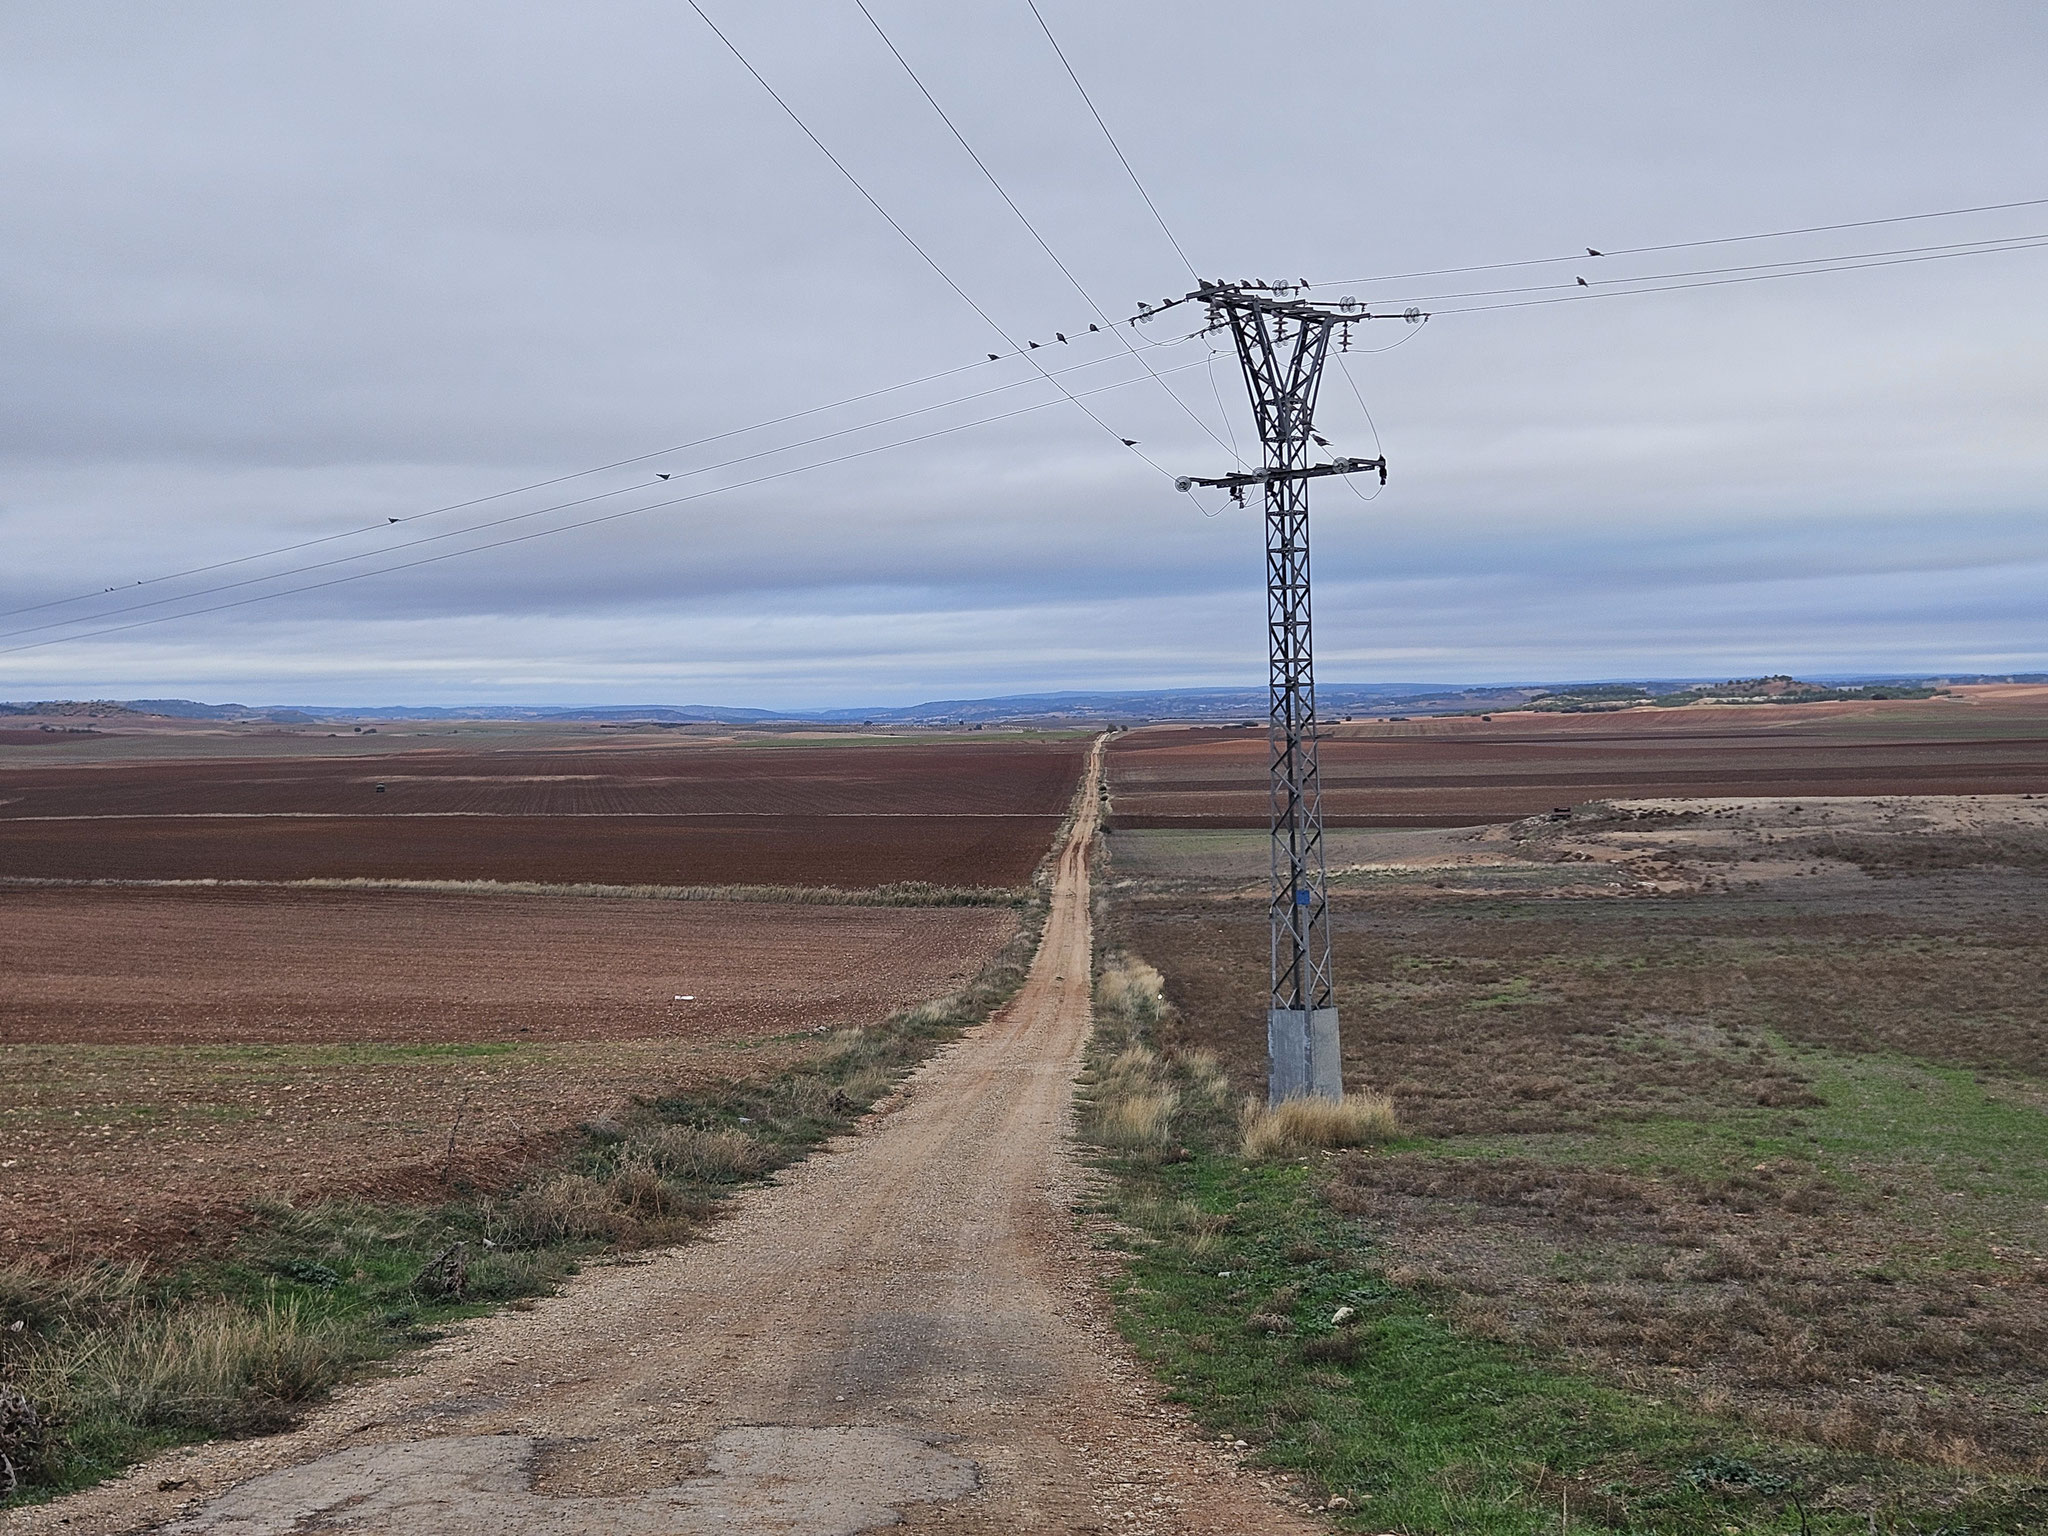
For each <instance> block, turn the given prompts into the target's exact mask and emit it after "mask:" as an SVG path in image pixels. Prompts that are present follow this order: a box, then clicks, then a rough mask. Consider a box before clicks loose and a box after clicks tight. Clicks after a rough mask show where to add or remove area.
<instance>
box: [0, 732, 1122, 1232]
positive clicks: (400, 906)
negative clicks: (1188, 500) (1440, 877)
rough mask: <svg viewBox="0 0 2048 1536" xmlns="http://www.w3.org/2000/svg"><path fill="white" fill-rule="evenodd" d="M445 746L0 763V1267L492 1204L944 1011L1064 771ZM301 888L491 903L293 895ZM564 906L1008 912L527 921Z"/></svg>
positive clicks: (1067, 761)
mask: <svg viewBox="0 0 2048 1536" xmlns="http://www.w3.org/2000/svg"><path fill="white" fill-rule="evenodd" d="M101 723H102V724H106V722H101ZM464 729H465V732H466V734H465V736H463V737H462V738H459V739H457V738H451V737H449V736H448V735H447V734H446V733H445V732H443V733H441V734H438V735H432V736H427V735H419V734H403V733H402V734H395V735H394V734H389V733H388V731H387V732H378V733H369V732H365V733H362V734H356V733H348V734H346V735H344V736H340V737H337V738H333V739H324V738H310V737H307V736H305V735H303V734H302V735H297V736H294V735H291V734H289V733H272V734H271V735H269V736H266V737H264V738H262V739H261V740H258V741H252V740H250V739H249V738H248V736H247V735H242V736H236V735H233V734H231V733H227V732H223V731H220V730H210V729H194V730H189V731H179V730H172V729H162V730H154V731H148V732H143V731H134V732H129V733H127V734H117V733H114V732H113V731H112V730H111V728H110V729H109V732H108V734H105V735H95V736H90V737H87V736H77V735H69V734H63V733H38V734H43V735H44V736H45V739H47V740H50V741H53V742H56V743H58V745H55V746H52V747H43V746H40V745H38V746H36V747H34V748H33V749H28V750H23V751H13V752H11V753H0V976H4V977H5V978H6V981H5V985H4V986H0V1245H4V1246H5V1247H6V1248H7V1249H9V1250H10V1251H22V1250H32V1251H39V1252H42V1253H45V1254H54V1255H57V1256H60V1257H63V1258H68V1259H81V1260H82V1259H88V1258H95V1257H116V1258H127V1257H133V1256H137V1255H154V1256H164V1255H167V1254H169V1253H171V1252H172V1251H174V1250H179V1249H183V1248H187V1247H190V1246H192V1245H194V1244H195V1243H196V1244H205V1243H208V1242H211V1241H212V1240H214V1239H215V1238H217V1237H219V1236H220V1235H222V1234H223V1233H225V1232H226V1231H227V1230H228V1229H230V1228H232V1227H233V1226H235V1225H236V1224H237V1223H238V1222H239V1221H240V1220H241V1219H242V1215H243V1213H244V1211H245V1210H246V1208H247V1206H248V1204H249V1202H250V1201H251V1200H252V1199H258V1198H266V1197H271V1196H279V1195H290V1196H292V1197H294V1198H298V1199H302V1200H303V1199H313V1198H320V1197H325V1196H338V1195H360V1196H365V1197H374V1198H379V1199H409V1198H420V1199H433V1198H436V1197H437V1194H439V1193H445V1191H446V1190H448V1189H449V1188H451V1187H454V1186H456V1185H458V1184H467V1185H470V1186H477V1187H483V1188H486V1189H491V1188H503V1187H506V1186H508V1185H510V1184H511V1183H513V1182H515V1181H516V1180H517V1179H519V1178H520V1177H521V1176H522V1175H524V1174H525V1173H527V1172H529V1171H530V1170H531V1169H532V1167H533V1166H534V1165H535V1162H536V1160H537V1159H544V1158H546V1157H549V1156H551V1155H553V1153H554V1151H555V1149H556V1148H558V1147H559V1146H560V1145H561V1144H563V1142H564V1140H565V1139H566V1138H568V1137H569V1136H570V1135H572V1133H573V1132H574V1129H575V1127H577V1126H578V1125H579V1124H580V1123H581V1122H582V1121H584V1120H586V1119H589V1118H591V1117H594V1116H599V1115H602V1114H603V1113H605V1112H606V1111H607V1110H609V1109H611V1108H613V1107H614V1106H616V1105H617V1104H618V1103H619V1102H620V1100H621V1099H622V1098H624V1097H626V1096H628V1095H632V1094H641V1093H654V1092H662V1091H681V1090H684V1089H691V1088H694V1087H699V1086H705V1085H709V1084H711V1083H713V1082H716V1081H731V1080H733V1079H736V1078H741V1077H746V1076H749V1075H752V1074H757V1073H760V1072H764V1071H773V1070H776V1069H778V1068H779V1067H780V1066H781V1065H783V1064H785V1063H787V1062H788V1061H789V1060H790V1059H791V1058H792V1057H793V1056H794V1054H795V1053H797V1052H799V1051H800V1050H802V1049H803V1048H804V1047H803V1045H802V1043H801V1039H807V1038H809V1037H810V1036H811V1034H812V1033H813V1032H816V1031H827V1030H831V1029H833V1028H839V1027H845V1026H849V1025H858V1024H863V1023H869V1022H874V1021H878V1020H880V1019H882V1018H884V1017H886V1016H887V1015H889V1014H890V1013H892V1012H894V1011H895V1010H897V1009H900V1008H903V1007H906V1006H909V1005H912V1004H915V1003H918V1002H921V1001H923V1000H925V999H928V998H931V997H934V996H938V995H941V994H945V993H947V992H949V991H951V990H953V989H954V988H955V987H956V986H958V985H959V984H960V983H961V982H962V981H964V980H965V979H967V978H969V977H971V976H973V975H974V974H975V973H976V972H977V971H978V970H979V969H980V968H981V966H982V965H983V963H984V962H985V961H986V960H987V959H988V958H989V957H990V956H991V955H992V954H994V953H995V952H996V951H997V950H999V949H1000V948H1001V947H1002V946H1003V944H1004V943H1006V942H1007V941H1008V940H1009V939H1010V937H1011V936H1012V935H1013V934H1014V933H1015V932H1016V931H1017V924H1018V911H1017V909H1016V908H1015V907H1014V906H1012V905H1010V904H1008V901H1007V898H1008V896H1009V895H1010V893H1012V892H1013V891H1014V890H1015V888H1017V887H1020V886H1022V885H1024V884H1025V883H1026V882H1028V880H1029V879H1030V877H1031V874H1032V871H1033V869H1034V868H1035V866H1036V865H1037V864H1038V863H1039V861H1040V860H1041V859H1042V858H1043V857H1044V856H1045V853H1046V850H1047V847H1048V846H1049V844H1050V843H1051V840H1052V838H1053V835H1054V832H1055V830H1056V829H1057V827H1058V826H1059V824H1060V822H1061V820H1062V818H1063V816H1064V815H1065V813H1066V811H1067V808H1068V804H1069V801H1070V799H1071V796H1072V793H1073V788H1074V785H1075V782H1076V780H1077V779H1078V777H1079V774H1080V772H1081V769H1082V766H1083V762H1084V753H1085V749H1086V744H1085V743H1076V742H1073V741H1065V740H975V741H967V742H932V741H913V742H905V741H902V740H875V741H865V742H853V743H849V742H848V741H846V740H844V739H829V738H828V739H807V740H793V741H774V740H770V741H759V740H747V741H678V740H676V739H674V737H673V736H672V735H671V734H670V733H664V732H657V733H652V734H628V733H619V734H615V735H607V736H596V735H592V734H588V733H586V734H585V735H584V736H582V737H581V738H574V737H563V736H561V735H560V734H557V735H554V736H549V735H547V734H545V733H534V732H530V731H518V730H513V731H507V732H502V733H500V734H497V735H493V734H491V733H489V732H485V733H483V734H482V735H479V734H478V732H477V731H476V729H474V728H472V727H468V726H465V727H464ZM380 784H381V785H382V786H383V790H382V792H381V793H380V792H379V790H378V786H379V785H380ZM323 878H337V879H351V878H365V879H371V880H439V881H448V882H481V883H483V888H482V889H480V890H476V891H473V892H462V891H418V890H404V889H374V888H372V889H361V888H357V889H340V890H335V889H317V888H314V889H309V888H305V887H303V886H298V887H295V886H293V885H291V884H289V883H287V882H291V881H298V880H306V879H315V880H317V879H323ZM10 880H11V881H12V882H13V883H11V884H10V883H9V882H10ZM167 880H182V881H200V882H205V881H222V880H231V881H241V882H256V883H255V884H252V885H248V886H234V887H217V888H207V887H205V886H203V885H202V886H199V887H196V888H179V887H165V886H151V885H148V884H145V883H139V882H149V881H167ZM514 881H517V882H525V883H531V884H532V885H534V886H535V887H536V888H537V889H536V890H535V891H531V892H524V893H519V894H514V893H510V892H505V893H494V892H492V891H490V890H489V888H488V886H489V883H491V882H514ZM66 882H70V884H67V883H66ZM90 882H107V883H105V884H99V885H94V884H91V883H90ZM123 882H138V883H131V884H123ZM266 882H267V883H266ZM582 882H592V883H598V884H602V885H606V886H621V887H623V886H636V885H648V886H661V887H678V886H708V887H724V886H728V885H742V886H753V887H774V886H782V887H793V888H795V890H794V892H793V893H791V894H794V895H796V896H801V895H803V894H804V891H805V889H806V888H813V887H820V886H830V887H836V888H840V889H842V890H847V891H851V892H853V893H855V896H854V898H853V899H859V897H858V893H859V892H861V891H863V890H865V889H869V888H873V887H876V886H882V885H889V884H894V883H897V882H924V883H929V884H934V885H941V886H960V885H972V886H975V887H977V888H982V889H983V890H984V891H987V892H989V893H990V894H989V897H988V899H991V900H994V901H995V902H996V903H997V904H996V905H993V906H986V907H957V908H956V907H950V906H949V907H940V906H929V907H919V906H915V905H910V906H893V905H892V906H888V907H882V906H809V905H802V904H796V903H794V902H784V901H747V902H730V901H698V900H692V901H679V900H661V899H620V898H613V897H605V896H593V895H589V894H587V893H586V894H570V893H568V892H563V893H561V894H552V895H551V894H548V890H549V888H550V887H554V886H560V885H564V884H569V883H582ZM699 894H703V893H701V892H700V893H699ZM714 894H715V892H714ZM765 894H773V893H772V892H770V893H765ZM834 899H839V898H837V897H835V898H834ZM907 899H908V900H911V901H913V902H915V901H918V900H924V899H926V898H925V897H923V896H920V895H918V894H916V893H915V892H913V893H912V894H911V895H910V896H909V897H908V898H907ZM931 899H932V900H935V901H936V900H944V899H947V898H946V897H944V896H934V897H932V898H931ZM685 996H687V997H688V998H689V999H690V1000H689V1001H682V1000H681V999H682V998H683V997H685ZM799 1037H801V1039H800V1038H799Z"/></svg>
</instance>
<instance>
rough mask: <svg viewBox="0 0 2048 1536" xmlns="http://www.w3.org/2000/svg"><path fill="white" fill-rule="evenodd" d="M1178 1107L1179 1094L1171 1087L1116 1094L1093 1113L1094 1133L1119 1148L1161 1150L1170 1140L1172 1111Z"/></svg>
mask: <svg viewBox="0 0 2048 1536" xmlns="http://www.w3.org/2000/svg"><path fill="white" fill-rule="evenodd" d="M1179 1107H1180V1094H1179V1093H1178V1092H1177V1091H1176V1090H1174V1089H1172V1088H1150V1089H1139V1090H1136V1091H1132V1092H1127V1093H1123V1094H1119V1095H1118V1096H1117V1097H1115V1098H1112V1099H1108V1100H1106V1101H1105V1102H1104V1103H1103V1105H1102V1107H1101V1109H1100V1110H1099V1111H1098V1113H1097V1114H1096V1115H1095V1116H1094V1117H1093V1119H1094V1124H1093V1127H1092V1129H1093V1132H1094V1137H1095V1139H1096V1140H1097V1141H1099V1142H1100V1143H1102V1145H1104V1146H1106V1147H1109V1148H1112V1149H1113V1150H1115V1151H1118V1152H1147V1151H1159V1150H1163V1149H1165V1148H1166V1147H1167V1146H1169V1145H1171V1143H1172V1141H1173V1112H1174V1111H1175V1110H1176V1109H1178V1108H1179Z"/></svg>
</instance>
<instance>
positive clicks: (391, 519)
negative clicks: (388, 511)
mask: <svg viewBox="0 0 2048 1536" xmlns="http://www.w3.org/2000/svg"><path fill="white" fill-rule="evenodd" d="M384 521H385V522H387V523H395V522H397V521H398V519H397V518H395V517H387V518H385V519H384Z"/></svg>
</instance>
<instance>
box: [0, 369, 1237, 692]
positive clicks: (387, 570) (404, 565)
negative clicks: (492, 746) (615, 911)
mask: <svg viewBox="0 0 2048 1536" xmlns="http://www.w3.org/2000/svg"><path fill="white" fill-rule="evenodd" d="M1202 366H1203V365H1202V363H1200V362H1192V363H1184V364H1182V365H1181V366H1180V367H1178V368H1174V369H1171V370H1169V372H1172V373H1184V372H1186V371H1187V370H1188V369H1191V368H1200V367H1202ZM1139 382H1141V381H1140V380H1138V379H1124V380H1121V381H1120V382H1118V383H1115V384H1104V385H1100V386H1098V387H1097V388H1094V389H1090V390H1084V391H1082V393H1083V394H1086V395H1099V394H1104V393H1106V392H1108V391H1109V390H1113V389H1127V388H1129V387H1130V386H1131V385H1133V384H1137V383H1139ZM1069 398H1071V397H1069ZM1064 403H1065V401H1064V400H1041V401H1039V402H1038V403H1037V404H1036V405H1025V406H1019V407H1018V408H1017V409H1015V410H1012V411H1003V412H1000V413H998V414H997V415H994V416H985V417H982V418H981V419H979V420H977V421H964V422H957V423H955V424H954V425H952V426H950V427H939V428H935V429H934V430H932V431H930V432H921V433H918V434H917V435H916V436H914V437H905V438H899V439H897V440H896V441H895V442H893V443H879V444H877V445H875V446H874V447H871V448H858V449H855V450H853V451H852V452H850V453H842V454H838V455H836V456H835V457H832V458H829V459H820V460H818V461H817V462H816V463H813V464H799V465H797V466H795V467H793V468H790V469H779V470H775V471H772V472H771V473H769V474H765V475H757V476H755V477H754V478H753V479H751V480H742V481H739V482H737V483H735V484H733V485H720V486H711V487H709V488H707V489H705V490H701V491H692V492H690V493H689V494H687V495H684V496H671V497H668V498H666V499H665V500H662V501H653V502H648V503H646V504H645V505H644V506H638V507H625V508H622V509H621V510H619V511H617V512H606V513H604V514H602V515H601V516H598V517H588V518H583V519H581V520H579V521H577V522H573V523H562V524H560V525H558V526H556V527H553V528H537V529H535V530H533V531H532V532H530V533H520V534H514V535H513V536H512V537H510V538H505V539H493V540H491V541H490V542H489V543H485V544H476V545H471V546H468V547H465V548H462V549H450V550H443V551H442V552H441V553H439V554H434V555H423V556H421V557H420V558H419V559H417V560H405V561H400V562H399V563H398V564H396V565H386V566H379V567H377V568H376V569H374V570H368V571H351V572H350V573H348V574H347V575H345V576H334V577H329V578H328V579H326V580H324V581H315V582H307V583H305V584H303V585H301V586H296V587H286V588H283V589H282V590H280V591H276V592H259V593H256V594H255V595H253V596H250V597H240V598H236V599H234V600H233V601H231V602H225V603H214V604H211V605H209V606H207V607H204V608H193V609H188V610H186V611H185V612H182V613H162V614H158V615H156V616H155V617H153V618H147V619H134V620H131V621H130V622H128V623H126V624H112V625H108V626H106V627H104V628H101V629H90V630H84V631H81V632H80V633H77V634H70V635H56V636H52V637H51V638H50V639H47V640H30V641H28V642H26V643H25V644H22V645H9V646H0V656H6V655H13V654H15V653H16V652H19V651H33V650H40V649H42V648H44V647H46V646H52V645H67V644H69V643H71V642H72V641H74V640H91V639H96V638H98V637H99V636H102V635H112V634H120V633H123V632H125V631H128V630H133V629H145V628H148V627H150V626H153V625H157V624H170V623H174V622H176V621H177V620H180V619H196V618H200V617H202V616H204V615H206V614H210V613H224V612H227V611H228V610H230V609H234V608H246V607H249V606H250V605H251V604H254V603H265V602H270V601H272V600H273V599H275V598H280V597H294V596H297V595H299V594H300V593H304V592H317V591H321V590H324V589H325V588H328V587H338V586H341V585H343V584H345V583H347V582H352V581H362V580H364V579H366V578H368V577H371V576H389V575H392V574H395V573H396V572H399V571H409V570H413V569H415V568H417V567H419V566H423V565H435V564H438V563H439V562H441V561H443V560H454V559H458V558H460V557H462V556H465V555H478V554H484V553H487V552H488V551H490V550H494V549H504V548H506V547H508V546H510V545H513V544H526V543H530V542H532V541H533V540H535V539H544V538H551V537H553V536H554V535H555V534H558V533H573V532H575V531H577V530H578V529H582V528H594V527H597V526H598V525H600V524H603V523H615V522H619V521H621V520H622V519H625V518H629V517H638V516H640V515H641V514H642V513H646V512H657V511H661V510H663V509H665V508H668V507H675V506H682V505H684V504H685V503H688V502H693V501H702V500H704V499H705V498H706V497H710V496H723V495H725V494H727V493H728V492H731V491H743V490H746V489H748V488H750V487H752V486H756V485H766V484H768V483H769V482H771V481H775V480H784V479H787V478H789V477H790V476H791V475H801V474H807V473H809V472H810V471H811V470H814V469H827V468H830V467H831V466H832V465H835V464H845V463H848V462H850V461H852V460H854V459H863V458H868V457H870V456H872V455H874V454H877V453H887V452H889V451H891V450H892V449H896V448H906V447H909V446H910V445H912V444H914V443H923V442H929V441H931V440H932V439H933V438H938V437H947V436H950V435H951V434H953V433H955V432H965V431H969V430H971V429H973V428H975V427H985V426H989V425H991V424H993V423H995V422H998V421H1008V420H1010V419H1012V418H1013V417H1017V416H1025V415H1029V414H1031V413H1032V412H1034V411H1043V410H1049V409H1051V408H1052V407H1053V406H1055V405H1061V404H1064ZM643 489H644V487H643ZM503 521H505V522H510V521H513V519H509V518H508V519H504V520H503ZM478 526H479V527H482V526H502V524H499V525H481V524H480V525H478ZM475 531H476V529H475V528H470V529H455V530H452V531H450V532H447V533H437V534H430V535H428V536H427V537H426V538H423V539H416V540H414V541H413V542H412V543H411V544H408V545H400V546H399V548H401V549H409V548H416V547H418V546H419V545H422V544H432V543H438V542H440V541H441V540H444V539H452V538H459V537H461V535H462V534H463V533H465V532H475ZM376 553H385V551H378V552H376ZM372 558H374V554H363V555H350V556H347V557H345V558H343V559H339V560H335V561H330V562H326V564H328V565H345V564H349V563H352V562H353V561H356V560H367V559H372ZM321 568H322V567H321V566H308V567H306V568H305V569H306V570H307V571H311V570H318V569H321ZM290 574H293V573H291V572H280V573H278V574H277V575H275V576H272V577H270V578H268V579H270V580H278V579H281V577H283V576H285V575H290ZM192 595H194V596H197V595H199V594H196V593H195V594H192ZM79 622H81V623H83V622H90V621H88V620H80V621H79Z"/></svg>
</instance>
